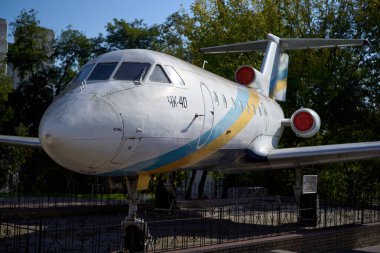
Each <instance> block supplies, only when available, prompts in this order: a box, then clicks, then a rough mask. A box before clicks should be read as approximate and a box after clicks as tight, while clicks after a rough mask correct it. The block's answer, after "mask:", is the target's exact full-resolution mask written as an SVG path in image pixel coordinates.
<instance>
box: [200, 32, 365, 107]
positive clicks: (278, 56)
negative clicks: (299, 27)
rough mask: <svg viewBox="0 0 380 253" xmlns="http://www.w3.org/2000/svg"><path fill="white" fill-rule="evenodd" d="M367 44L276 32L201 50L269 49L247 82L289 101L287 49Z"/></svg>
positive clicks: (355, 40) (203, 51)
mask: <svg viewBox="0 0 380 253" xmlns="http://www.w3.org/2000/svg"><path fill="white" fill-rule="evenodd" d="M366 44H368V41H367V40H363V39H298V38H279V37H277V36H275V35H273V34H268V36H267V39H266V40H258V41H250V42H244V43H237V44H229V45H222V46H215V47H207V48H201V49H200V51H201V52H202V53H205V54H222V53H242V52H252V51H265V56H264V60H263V63H262V65H261V69H260V71H258V70H256V69H255V70H254V72H255V79H253V80H252V82H251V83H248V84H245V85H247V86H249V87H251V88H255V89H257V90H258V91H259V92H260V93H262V94H264V95H266V96H269V97H272V98H274V99H276V100H279V101H285V99H286V87H287V81H286V80H287V74H288V63H289V56H288V55H287V54H286V53H284V51H286V50H298V49H308V48H328V47H344V46H363V45H366Z"/></svg>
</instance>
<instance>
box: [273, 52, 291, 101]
mask: <svg viewBox="0 0 380 253" xmlns="http://www.w3.org/2000/svg"><path fill="white" fill-rule="evenodd" d="M288 65H289V55H288V54H286V53H281V54H280V60H279V62H278V67H277V68H276V72H275V73H274V76H273V79H272V80H271V81H270V86H269V97H270V98H272V99H276V100H277V101H286V88H287V86H288V81H287V79H288Z"/></svg>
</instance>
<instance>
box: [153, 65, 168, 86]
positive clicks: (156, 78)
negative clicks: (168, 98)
mask: <svg viewBox="0 0 380 253" xmlns="http://www.w3.org/2000/svg"><path fill="white" fill-rule="evenodd" d="M149 80H150V81H152V82H158V83H170V80H169V78H168V76H167V75H166V74H165V71H164V69H163V68H162V67H161V66H160V65H156V67H155V68H154V71H153V73H152V74H151V75H150V77H149Z"/></svg>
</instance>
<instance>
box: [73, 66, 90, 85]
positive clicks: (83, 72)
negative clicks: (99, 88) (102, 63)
mask: <svg viewBox="0 0 380 253" xmlns="http://www.w3.org/2000/svg"><path fill="white" fill-rule="evenodd" d="M94 65H95V64H88V65H86V66H84V67H83V68H82V70H81V71H80V72H79V74H78V75H77V76H76V77H75V79H74V81H73V83H78V82H82V81H83V80H84V79H86V77H87V76H88V74H90V72H91V70H92V68H93V67H94Z"/></svg>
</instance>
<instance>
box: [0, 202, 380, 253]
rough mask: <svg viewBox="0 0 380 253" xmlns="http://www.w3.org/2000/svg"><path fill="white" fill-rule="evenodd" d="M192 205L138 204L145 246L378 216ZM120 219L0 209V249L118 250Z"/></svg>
mask: <svg viewBox="0 0 380 253" xmlns="http://www.w3.org/2000/svg"><path fill="white" fill-rule="evenodd" d="M197 206H198V207H196V208H193V207H186V208H181V209H180V210H178V211H177V212H175V213H174V214H170V215H168V214H166V213H162V212H151V211H143V210H140V214H139V216H140V217H141V218H143V219H144V220H145V222H147V223H148V230H149V231H148V233H147V240H146V252H166V251H172V250H178V249H187V248H194V247H201V246H206V245H213V244H222V243H227V242H236V241H242V240H250V239H255V238H262V237H273V236H278V235H282V234H289V233H296V232H300V231H305V230H312V229H324V228H332V227H339V226H346V225H355V224H367V223H374V222H380V208H379V206H377V205H364V204H351V205H347V204H331V203H324V202H321V203H320V207H319V210H318V213H317V214H318V215H317V216H318V222H317V226H316V227H304V226H302V225H300V223H299V211H300V210H299V207H298V206H297V205H296V204H294V203H274V202H269V203H265V202H259V203H256V202H253V203H246V202H242V203H233V204H228V205H217V206H207V207H204V208H202V207H199V203H198V205H197ZM110 208H112V207H110ZM123 220H124V214H112V215H108V214H103V215H91V216H79V217H58V218H57V217H56V218H38V219H30V218H29V219H25V217H23V216H22V215H21V214H20V216H18V217H15V216H14V215H13V216H8V215H4V214H0V252H123V250H124V248H125V245H124V244H125V241H124V239H125V238H124V236H125V227H124V225H123Z"/></svg>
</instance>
